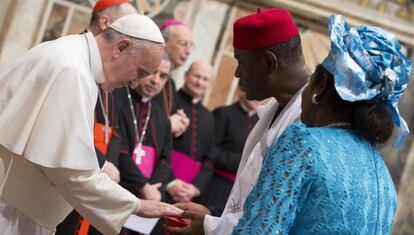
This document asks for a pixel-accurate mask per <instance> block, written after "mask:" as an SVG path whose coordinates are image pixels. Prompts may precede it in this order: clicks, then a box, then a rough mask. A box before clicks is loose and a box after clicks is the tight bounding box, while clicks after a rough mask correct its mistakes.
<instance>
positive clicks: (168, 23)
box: [160, 19, 183, 31]
mask: <svg viewBox="0 0 414 235" xmlns="http://www.w3.org/2000/svg"><path fill="white" fill-rule="evenodd" d="M182 24H183V22H182V21H181V20H176V19H168V20H166V21H164V23H162V25H161V26H160V31H164V30H165V29H167V28H169V27H171V26H174V25H182Z"/></svg>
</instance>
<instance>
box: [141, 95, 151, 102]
mask: <svg viewBox="0 0 414 235" xmlns="http://www.w3.org/2000/svg"><path fill="white" fill-rule="evenodd" d="M150 100H151V97H145V96H142V97H141V102H142V103H147V102H148V101H150Z"/></svg>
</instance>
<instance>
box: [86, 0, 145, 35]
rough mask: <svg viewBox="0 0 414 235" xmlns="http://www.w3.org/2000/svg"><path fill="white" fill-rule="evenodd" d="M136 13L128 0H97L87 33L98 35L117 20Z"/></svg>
mask: <svg viewBox="0 0 414 235" xmlns="http://www.w3.org/2000/svg"><path fill="white" fill-rule="evenodd" d="M137 13H138V12H137V9H135V7H134V6H133V5H132V4H131V3H129V1H128V0H99V1H97V2H96V4H95V6H94V7H93V10H92V17H91V22H90V23H89V28H88V31H90V32H91V33H92V34H93V35H98V34H100V33H101V32H102V31H103V30H104V29H106V28H108V27H109V26H110V25H111V24H112V22H114V21H115V20H117V19H118V18H120V17H122V16H125V15H129V14H137Z"/></svg>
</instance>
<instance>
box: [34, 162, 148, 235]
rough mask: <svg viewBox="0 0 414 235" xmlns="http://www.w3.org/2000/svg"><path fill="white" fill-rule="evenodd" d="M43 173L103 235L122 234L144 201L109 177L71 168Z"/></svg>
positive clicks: (44, 171)
mask: <svg viewBox="0 0 414 235" xmlns="http://www.w3.org/2000/svg"><path fill="white" fill-rule="evenodd" d="M40 169H41V171H42V172H43V173H44V174H45V175H46V176H47V177H48V178H49V179H50V181H51V182H52V184H54V185H55V186H56V187H57V189H58V190H59V192H60V193H61V194H62V196H63V197H64V198H65V199H66V200H67V201H68V202H69V203H70V204H71V205H72V206H73V207H74V208H75V209H76V210H77V211H78V212H79V213H80V214H81V215H82V216H83V217H85V218H86V219H87V220H88V221H89V222H90V223H91V224H92V225H93V226H94V227H96V228H97V229H98V230H99V231H100V232H102V233H103V234H118V233H119V231H120V230H121V228H122V226H123V225H124V223H125V222H126V220H127V218H128V216H129V215H130V214H132V213H137V212H138V210H139V207H140V201H139V199H138V198H137V197H135V196H134V195H133V194H131V193H130V192H128V191H127V190H125V189H124V188H122V187H121V186H119V185H118V184H117V183H115V182H114V181H112V180H111V179H110V178H109V177H108V176H107V175H106V174H104V173H101V172H100V171H99V169H97V170H96V171H81V170H72V169H67V168H46V167H42V166H40Z"/></svg>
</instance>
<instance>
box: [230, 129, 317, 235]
mask: <svg viewBox="0 0 414 235" xmlns="http://www.w3.org/2000/svg"><path fill="white" fill-rule="evenodd" d="M314 145H315V141H314V140H313V138H312V136H311V135H310V134H309V131H308V130H307V129H306V127H305V126H304V125H303V124H293V125H291V126H290V127H288V128H287V129H286V130H285V132H284V133H283V134H282V136H281V137H280V138H279V139H278V141H276V142H275V143H273V144H272V146H271V147H270V148H269V151H268V153H267V154H266V157H265V159H264V161H263V165H262V169H261V171H260V175H259V178H258V180H257V184H256V185H255V187H254V188H253V189H252V191H251V192H250V194H249V196H248V197H247V199H246V202H245V205H244V212H243V217H242V218H241V219H240V221H239V223H238V225H237V226H236V227H235V229H234V231H233V234H249V235H250V234H288V233H289V230H290V228H291V227H292V224H293V222H294V219H295V217H296V213H298V211H300V209H301V204H302V202H303V200H304V199H305V198H306V196H307V194H308V192H309V188H310V186H311V184H312V171H313V159H315V156H316V155H317V154H318V153H317V152H316V150H315V149H316V148H315V146H314Z"/></svg>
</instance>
